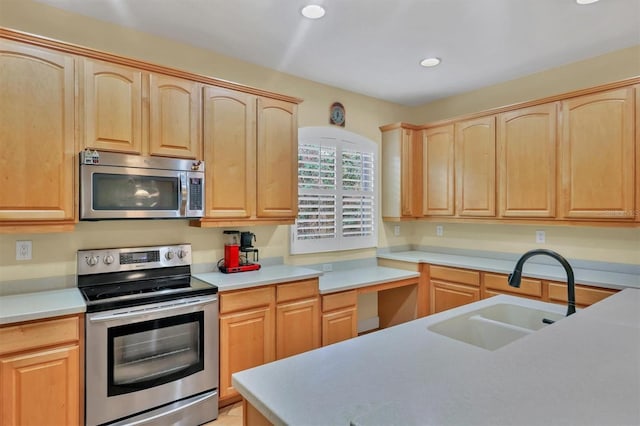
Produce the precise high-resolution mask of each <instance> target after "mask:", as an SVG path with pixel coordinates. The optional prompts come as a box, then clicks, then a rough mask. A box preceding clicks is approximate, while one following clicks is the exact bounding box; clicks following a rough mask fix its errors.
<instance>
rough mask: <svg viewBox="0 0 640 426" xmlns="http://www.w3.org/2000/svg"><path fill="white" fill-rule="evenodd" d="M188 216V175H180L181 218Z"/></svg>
mask: <svg viewBox="0 0 640 426" xmlns="http://www.w3.org/2000/svg"><path fill="white" fill-rule="evenodd" d="M186 215H187V174H186V173H180V216H182V217H184V216H186Z"/></svg>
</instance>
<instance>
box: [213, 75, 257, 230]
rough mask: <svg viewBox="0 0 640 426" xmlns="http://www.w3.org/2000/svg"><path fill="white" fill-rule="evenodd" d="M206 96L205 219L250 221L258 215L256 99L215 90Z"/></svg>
mask: <svg viewBox="0 0 640 426" xmlns="http://www.w3.org/2000/svg"><path fill="white" fill-rule="evenodd" d="M203 93H204V116H203V136H204V146H205V150H204V161H205V173H206V191H207V193H206V197H205V203H206V210H205V211H206V213H205V215H206V216H207V217H209V218H213V219H224V218H227V219H228V218H235V219H245V218H249V217H251V215H252V214H254V212H255V193H256V183H255V161H256V160H255V155H256V150H255V144H256V131H255V121H256V97H255V96H254V95H250V94H247V93H242V92H236V91H234V90H228V89H223V88H220V87H214V86H206V87H205V88H204V92H203Z"/></svg>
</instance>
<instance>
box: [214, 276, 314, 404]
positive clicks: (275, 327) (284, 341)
mask: <svg viewBox="0 0 640 426" xmlns="http://www.w3.org/2000/svg"><path fill="white" fill-rule="evenodd" d="M319 346H320V296H319V295H318V279H317V278H314V279H311V280H303V281H294V282H291V283H282V284H278V285H269V286H261V287H257V288H251V289H247V290H237V291H229V292H223V293H220V406H224V405H227V404H228V403H231V402H234V401H236V400H238V399H239V394H238V392H237V391H236V390H235V389H234V388H233V385H232V383H231V376H232V374H233V373H236V372H238V371H242V370H246V369H248V368H252V367H257V366H259V365H262V364H266V363H268V362H271V361H275V360H276V359H279V358H284V357H287V356H291V355H295V354H297V353H300V352H304V351H307V350H311V349H315V348H317V347H319Z"/></svg>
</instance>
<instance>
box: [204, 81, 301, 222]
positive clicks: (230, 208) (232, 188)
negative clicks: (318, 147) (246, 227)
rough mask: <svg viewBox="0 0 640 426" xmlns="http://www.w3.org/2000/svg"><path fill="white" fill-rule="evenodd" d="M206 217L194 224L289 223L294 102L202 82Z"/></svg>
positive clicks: (293, 192) (294, 197) (294, 187)
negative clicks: (206, 84) (203, 85)
mask: <svg viewBox="0 0 640 426" xmlns="http://www.w3.org/2000/svg"><path fill="white" fill-rule="evenodd" d="M203 96H204V101H203V102H204V116H203V129H204V130H203V139H204V152H205V154H204V159H205V164H206V167H205V170H206V176H207V177H206V191H207V196H206V215H205V218H203V219H202V220H200V221H197V222H192V224H195V225H198V226H216V224H217V225H220V226H221V225H241V224H243V223H246V221H253V222H259V223H267V222H268V223H293V221H294V220H295V216H296V214H297V206H298V174H297V172H298V127H297V105H295V104H291V103H289V102H284V101H279V100H273V99H268V98H262V97H257V96H255V95H251V94H247V93H242V92H238V91H234V90H229V89H224V88H219V87H213V86H205V88H204V91H203Z"/></svg>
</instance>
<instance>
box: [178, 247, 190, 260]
mask: <svg viewBox="0 0 640 426" xmlns="http://www.w3.org/2000/svg"><path fill="white" fill-rule="evenodd" d="M187 254H188V252H187V251H186V250H185V249H180V250H178V258H179V259H183V258H185V257H187Z"/></svg>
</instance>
